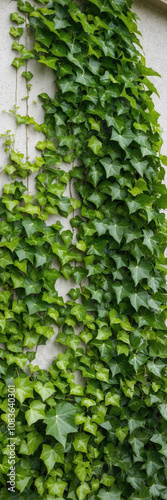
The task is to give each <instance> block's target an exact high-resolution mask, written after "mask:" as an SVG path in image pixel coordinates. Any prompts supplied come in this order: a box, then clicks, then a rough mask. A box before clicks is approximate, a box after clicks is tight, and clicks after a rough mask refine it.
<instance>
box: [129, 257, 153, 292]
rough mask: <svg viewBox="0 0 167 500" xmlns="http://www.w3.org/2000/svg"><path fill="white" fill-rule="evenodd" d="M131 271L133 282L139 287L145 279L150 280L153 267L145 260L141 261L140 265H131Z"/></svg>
mask: <svg viewBox="0 0 167 500" xmlns="http://www.w3.org/2000/svg"><path fill="white" fill-rule="evenodd" d="M129 269H130V271H131V274H132V278H133V281H134V283H135V286H137V285H138V283H139V282H140V281H141V280H142V279H144V278H149V275H150V271H151V265H150V264H149V263H148V262H147V261H145V260H144V259H143V260H141V261H140V264H136V265H135V264H134V263H133V262H132V263H131V264H130V265H129Z"/></svg>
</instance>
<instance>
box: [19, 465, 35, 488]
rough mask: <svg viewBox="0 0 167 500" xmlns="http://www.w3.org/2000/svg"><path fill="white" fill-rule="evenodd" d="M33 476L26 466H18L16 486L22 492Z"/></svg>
mask: <svg viewBox="0 0 167 500" xmlns="http://www.w3.org/2000/svg"><path fill="white" fill-rule="evenodd" d="M31 478H32V474H31V472H30V471H27V470H26V469H25V468H24V467H17V478H16V488H17V489H18V490H19V491H20V493H22V492H23V491H24V490H25V488H26V487H28V483H29V481H30V480H31Z"/></svg>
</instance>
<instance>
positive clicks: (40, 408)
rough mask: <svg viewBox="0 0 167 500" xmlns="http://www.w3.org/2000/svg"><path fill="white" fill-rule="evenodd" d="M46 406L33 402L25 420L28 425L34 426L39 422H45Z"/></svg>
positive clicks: (39, 402)
mask: <svg viewBox="0 0 167 500" xmlns="http://www.w3.org/2000/svg"><path fill="white" fill-rule="evenodd" d="M44 409H45V404H44V403H42V402H41V401H32V403H30V409H29V410H27V411H26V412H25V418H26V420H27V422H28V425H29V426H30V425H32V424H33V423H34V422H37V420H41V419H42V420H43V419H44V418H45V412H44Z"/></svg>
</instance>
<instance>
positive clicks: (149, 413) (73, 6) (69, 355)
mask: <svg viewBox="0 0 167 500" xmlns="http://www.w3.org/2000/svg"><path fill="white" fill-rule="evenodd" d="M131 3H132V2H131V0H85V1H84V2H83V3H82V4H81V5H78V4H77V3H75V2H74V1H70V0H51V1H49V2H48V0H41V1H40V2H38V1H37V0H34V2H32V1H31V0H30V2H27V1H26V2H24V1H22V0H18V2H17V4H18V11H17V12H14V13H12V14H11V20H12V21H13V22H14V23H15V27H14V26H12V27H11V29H10V33H11V35H12V37H13V38H14V42H13V50H14V51H16V57H15V58H14V60H13V66H14V67H16V70H18V69H19V68H20V67H22V66H23V67H24V71H23V72H22V77H24V78H25V79H26V81H27V89H28V90H30V88H31V84H30V82H32V84H33V74H32V72H31V71H30V70H29V66H28V67H27V63H26V62H27V61H29V60H30V59H36V61H37V62H38V64H42V65H45V66H47V67H48V68H51V69H52V70H53V71H54V75H55V82H56V92H55V97H54V98H51V97H50V96H49V95H48V94H47V92H46V93H42V94H41V95H40V96H39V97H40V100H41V104H42V106H43V109H44V113H45V117H44V123H42V124H38V123H36V121H35V120H34V118H33V117H31V116H29V115H28V114H27V115H26V116H21V115H20V114H18V110H17V109H16V121H17V124H18V125H19V124H21V123H25V124H26V125H27V127H28V126H34V128H35V130H37V131H39V132H43V134H44V140H43V141H41V140H40V141H38V143H37V145H36V148H37V150H38V151H39V152H41V156H37V157H36V159H35V161H34V162H30V161H29V159H28V158H26V160H25V159H24V155H23V154H22V153H21V152H18V151H16V150H15V149H14V147H13V146H12V145H11V144H10V139H9V136H8V135H7V137H6V149H7V151H8V155H9V163H8V164H7V166H6V167H5V172H6V173H7V174H8V176H9V183H7V184H5V185H4V188H3V196H2V198H1V200H0V217H1V219H0V236H1V240H0V286H1V291H0V342H2V343H3V349H0V356H1V366H0V373H1V382H0V387H1V400H0V410H1V426H0V454H1V463H0V483H1V493H0V499H2V500H8V499H11V497H12V498H13V499H18V498H19V499H20V500H36V499H37V498H41V500H51V499H55V500H62V499H72V500H78V499H79V500H84V499H87V500H95V499H96V498H97V499H99V500H126V499H128V500H151V499H159V500H160V499H164V500H165V499H167V479H166V470H167V378H166V375H167V367H166V365H167V327H166V325H165V320H166V318H167V312H166V280H165V275H166V274H167V264H166V258H165V256H164V252H165V247H166V234H167V223H166V220H165V215H164V213H163V210H164V209H165V208H166V206H167V203H166V199H167V197H166V195H167V189H166V187H165V185H164V183H163V182H162V181H163V179H164V168H163V167H162V164H167V158H166V157H162V155H161V153H160V149H161V144H162V140H161V135H160V127H159V125H158V113H157V112H156V111H155V109H154V105H153V102H152V97H151V95H152V93H153V92H157V91H156V89H155V87H154V85H153V84H152V83H151V82H150V80H149V79H148V76H151V75H157V73H155V72H154V71H153V70H151V69H150V68H147V67H146V65H145V60H144V58H143V56H142V55H141V53H140V48H141V47H140V43H139V40H138V38H137V35H138V34H139V32H138V30H137V25H136V16H135V14H134V13H133V12H132V11H131V10H130V7H131ZM25 18H26V22H28V30H29V36H32V37H33V40H34V46H33V47H32V49H31V50H29V49H28V48H27V47H25V46H24V44H22V43H20V40H21V42H22V39H21V37H22V35H23V31H24V28H23V27H22V26H24V23H25ZM137 46H138V47H139V48H137ZM22 69H23V68H22ZM30 69H31V66H30ZM46 90H47V89H46ZM76 160H77V161H76ZM63 164H65V168H64V170H63ZM71 165H72V167H71ZM32 173H36V194H35V196H34V197H33V196H30V195H29V193H28V192H27V188H26V185H25V182H23V181H24V180H25V179H26V178H27V177H28V176H30V175H31V174H32ZM73 180H75V189H76V192H77V194H78V195H79V199H75V198H74V197H72V195H70V197H68V196H66V195H65V194H64V192H65V189H66V186H67V185H68V184H70V183H71V182H73ZM70 192H71V189H70ZM76 209H77V212H75V210H76ZM78 209H80V212H79V214H78ZM162 209H163V210H162ZM70 214H71V219H70V221H71V230H65V229H64V227H63V224H62V223H60V221H59V215H61V217H64V218H65V219H66V218H67V216H68V215H70ZM50 215H54V216H55V222H54V224H50V223H49V221H48V223H47V219H49V217H50ZM75 228H76V232H77V238H76V241H74V230H75ZM60 277H64V278H65V279H66V280H68V279H69V278H70V280H73V281H72V282H73V287H72V288H71V289H70V291H69V292H68V296H69V299H68V300H67V301H66V302H64V300H63V298H62V297H61V296H60V294H59V290H57V289H56V281H57V280H58V279H59V278H60ZM85 278H87V280H88V284H87V286H86V285H85V286H84V281H83V280H84V279H85ZM54 325H57V326H58V328H59V333H58V336H57V338H56V342H58V343H59V344H60V345H61V346H62V352H61V353H60V354H58V356H57V358H56V359H55V360H54V361H53V363H52V365H51V366H50V368H49V370H48V371H46V370H41V369H39V367H38V366H34V365H33V363H32V361H33V359H34V358H35V352H34V351H33V350H32V348H34V347H35V346H36V345H40V344H44V343H45V342H46V340H47V339H50V338H51V337H52V336H53V334H54V333H55V330H54ZM78 331H80V334H78ZM27 363H28V370H29V371H28V372H27V370H26V371H25V367H27ZM76 370H79V372H80V373H81V374H82V379H83V383H82V384H79V383H76V382H75V372H76ZM11 380H14V384H15V389H16V431H15V450H16V489H15V492H12V493H10V492H9V490H8V487H7V481H8V474H9V470H10V465H9V460H8V457H9V454H10V451H9V447H8V443H9V436H8V427H7V424H8V411H9V407H8V385H10V384H11Z"/></svg>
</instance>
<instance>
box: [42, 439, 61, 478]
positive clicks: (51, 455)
mask: <svg viewBox="0 0 167 500" xmlns="http://www.w3.org/2000/svg"><path fill="white" fill-rule="evenodd" d="M40 459H41V460H43V462H44V464H45V465H46V467H47V471H48V473H49V472H50V471H51V470H52V469H53V467H54V465H55V463H57V462H58V463H60V464H63V463H64V457H63V446H62V445H61V444H58V443H57V444H56V446H55V447H54V448H51V447H50V446H49V445H47V444H44V445H43V447H42V453H41V455H40Z"/></svg>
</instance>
